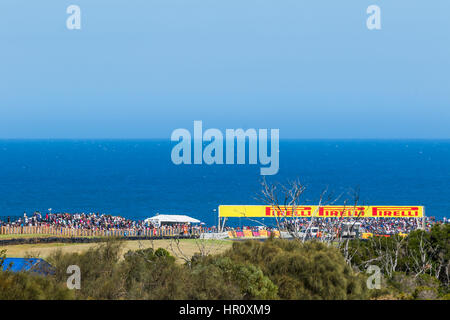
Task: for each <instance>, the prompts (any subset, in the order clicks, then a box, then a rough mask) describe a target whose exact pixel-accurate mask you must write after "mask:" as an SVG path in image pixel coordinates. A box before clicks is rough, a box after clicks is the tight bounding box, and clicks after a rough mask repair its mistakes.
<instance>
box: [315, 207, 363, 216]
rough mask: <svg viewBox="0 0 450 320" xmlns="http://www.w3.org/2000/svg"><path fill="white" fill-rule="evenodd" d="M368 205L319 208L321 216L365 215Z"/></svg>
mask: <svg viewBox="0 0 450 320" xmlns="http://www.w3.org/2000/svg"><path fill="white" fill-rule="evenodd" d="M366 209H367V207H345V206H326V207H320V208H319V214H318V216H319V217H365V216H366V213H367V210H366Z"/></svg>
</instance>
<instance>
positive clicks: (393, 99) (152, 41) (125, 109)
mask: <svg viewBox="0 0 450 320" xmlns="http://www.w3.org/2000/svg"><path fill="white" fill-rule="evenodd" d="M71 4H76V5H79V6H80V8H81V30H68V29H67V28H66V19H67V17H68V14H67V13H66V8H67V7H68V6H69V5H71ZM372 4H376V5H379V6H380V7H381V23H382V29H381V30H372V31H370V30H368V29H367V27H366V18H367V16H368V15H367V14H366V9H367V7H368V6H369V5H372ZM194 120H202V121H203V125H204V127H205V128H212V127H213V128H219V129H222V130H224V129H225V128H278V129H280V138H450V1H448V0H432V1H425V0H413V1H411V0H395V1H392V0H370V1H367V0H341V1H337V0H328V1H322V0H308V1H304V0H271V1H268V0H226V1H225V0H157V1H156V0H109V1H105V0H70V1H66V0H40V1H29V0H1V1H0V138H167V139H169V138H170V134H171V132H172V131H173V130H174V129H176V128H187V129H189V130H191V132H192V130H193V129H192V127H193V121H194Z"/></svg>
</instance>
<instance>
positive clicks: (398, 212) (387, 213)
mask: <svg viewBox="0 0 450 320" xmlns="http://www.w3.org/2000/svg"><path fill="white" fill-rule="evenodd" d="M372 216H373V217H382V218H384V217H414V218H417V217H422V216H423V207H372Z"/></svg>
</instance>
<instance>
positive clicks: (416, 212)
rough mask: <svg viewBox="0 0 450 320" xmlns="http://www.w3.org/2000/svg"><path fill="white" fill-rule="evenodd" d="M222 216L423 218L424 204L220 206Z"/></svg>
mask: <svg viewBox="0 0 450 320" xmlns="http://www.w3.org/2000/svg"><path fill="white" fill-rule="evenodd" d="M219 216H220V217H253V218H265V217H268V218H269V217H306V218H307V217H319V218H345V217H360V218H422V217H423V216H424V208H423V207H422V206H356V207H354V206H295V207H292V206H289V207H287V206H286V207H284V206H280V207H275V206H258V205H255V206H219Z"/></svg>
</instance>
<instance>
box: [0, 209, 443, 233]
mask: <svg viewBox="0 0 450 320" xmlns="http://www.w3.org/2000/svg"><path fill="white" fill-rule="evenodd" d="M344 219H345V222H350V223H352V222H356V220H353V218H344ZM337 222H338V220H336V218H314V219H313V221H311V219H310V218H295V219H283V221H281V222H280V228H281V229H282V230H283V229H287V230H292V229H295V230H302V229H305V228H310V227H317V228H319V230H320V231H321V232H323V233H325V234H326V233H332V232H334V231H335V230H336V227H337ZM357 222H359V223H361V228H363V230H364V231H365V232H370V233H373V234H386V235H392V234H398V233H409V232H411V231H413V230H415V229H417V228H419V227H422V220H419V219H414V218H358V219H357ZM424 222H425V223H424V227H425V229H430V228H431V227H432V226H433V225H434V224H436V223H440V222H438V221H437V220H436V219H435V218H434V217H426V218H425V221H424ZM442 222H443V223H447V222H448V220H447V219H446V218H444V220H443V221H442ZM0 226H6V227H8V226H9V227H26V226H33V227H56V228H69V229H81V230H105V231H109V230H134V231H137V232H139V231H144V230H148V229H153V228H174V229H175V228H183V227H186V225H180V224H174V225H166V226H162V227H159V226H153V225H151V224H148V223H146V222H144V221H141V220H138V221H135V220H131V219H127V218H124V217H121V216H113V215H107V214H98V213H97V214H96V213H88V214H86V213H74V214H70V213H51V212H49V213H45V214H42V213H40V212H38V211H36V212H34V213H33V214H32V215H31V216H27V214H26V213H24V214H23V217H19V218H15V219H11V218H10V217H7V218H6V219H4V220H1V219H0ZM188 227H189V230H190V231H192V230H193V229H195V230H201V231H202V232H207V233H212V232H217V227H216V226H210V227H207V226H204V225H189V226H188ZM260 228H261V227H256V226H244V227H238V228H233V227H226V228H225V229H224V231H230V230H243V229H251V230H256V229H260ZM264 229H267V230H276V228H275V227H264Z"/></svg>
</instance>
